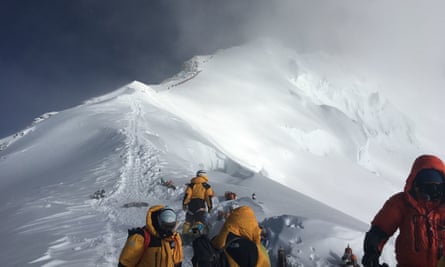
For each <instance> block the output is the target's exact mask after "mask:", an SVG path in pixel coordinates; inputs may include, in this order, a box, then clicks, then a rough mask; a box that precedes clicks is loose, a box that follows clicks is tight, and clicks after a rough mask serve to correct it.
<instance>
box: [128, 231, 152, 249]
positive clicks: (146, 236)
mask: <svg viewBox="0 0 445 267" xmlns="http://www.w3.org/2000/svg"><path fill="white" fill-rule="evenodd" d="M135 234H139V235H141V236H143V237H144V252H145V250H147V248H148V246H149V245H150V239H151V237H150V233H149V232H148V230H147V229H146V228H145V227H137V228H132V229H128V237H130V236H132V235H135ZM128 237H127V238H128Z"/></svg>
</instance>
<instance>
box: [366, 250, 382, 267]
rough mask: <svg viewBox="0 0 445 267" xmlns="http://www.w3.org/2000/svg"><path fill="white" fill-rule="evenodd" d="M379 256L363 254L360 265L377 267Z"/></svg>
mask: <svg viewBox="0 0 445 267" xmlns="http://www.w3.org/2000/svg"><path fill="white" fill-rule="evenodd" d="M379 257H380V255H379V254H374V253H365V255H363V258H362V264H363V266H364V267H379V266H380V264H379Z"/></svg>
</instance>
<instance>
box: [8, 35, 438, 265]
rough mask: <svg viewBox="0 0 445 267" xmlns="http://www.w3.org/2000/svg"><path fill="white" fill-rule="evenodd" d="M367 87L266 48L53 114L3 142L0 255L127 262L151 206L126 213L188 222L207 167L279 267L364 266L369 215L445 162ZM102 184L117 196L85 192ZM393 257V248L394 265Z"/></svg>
mask: <svg viewBox="0 0 445 267" xmlns="http://www.w3.org/2000/svg"><path fill="white" fill-rule="evenodd" d="M360 77H361V76H360V74H358V73H354V71H352V70H351V69H348V68H346V67H344V66H338V65H337V64H336V59H335V58H332V57H330V56H328V55H316V54H308V55H301V54H296V53H295V52H294V51H292V50H289V49H287V48H285V47H282V46H280V45H279V44H278V43H275V42H274V41H271V40H261V41H258V42H255V43H251V44H247V45H245V46H242V47H234V48H231V49H228V50H224V51H220V52H218V53H217V54H215V55H212V56H200V57H196V58H194V59H192V60H191V61H190V62H188V63H187V64H186V68H185V69H184V71H183V72H181V73H179V74H178V75H177V76H175V77H172V78H171V79H169V80H167V81H165V82H164V83H162V84H159V85H151V86H149V85H145V84H142V83H139V82H133V83H131V84H129V85H127V86H124V87H123V88H120V89H118V90H116V91H113V92H111V93H109V94H107V95H104V96H100V97H97V98H94V99H91V100H88V101H86V102H85V103H83V104H81V105H79V106H77V107H73V108H71V109H68V110H64V111H60V112H57V113H50V115H45V116H43V117H42V118H40V119H39V120H38V122H36V123H34V124H33V125H32V126H30V127H29V128H27V129H25V130H24V131H22V132H20V133H19V134H17V135H15V136H11V137H7V138H4V139H2V140H0V191H1V192H0V200H1V203H3V204H2V206H1V207H0V216H2V218H3V219H2V221H1V222H0V229H1V232H2V236H3V238H2V239H1V241H0V242H1V246H2V248H4V249H3V250H2V251H1V252H0V259H2V262H5V263H7V265H8V266H27V265H30V266H116V265H117V260H118V257H119V253H120V249H121V248H122V246H123V244H124V243H125V239H126V234H127V233H126V230H127V229H128V228H131V227H135V226H141V225H143V224H144V222H145V213H146V210H147V207H146V206H143V205H142V206H137V205H135V206H132V205H131V204H132V203H148V204H149V205H153V204H159V203H162V204H167V205H169V206H172V207H174V208H175V209H177V210H178V213H179V214H180V218H182V219H183V218H184V214H183V212H182V211H181V199H182V197H183V192H184V186H183V184H185V183H186V182H188V180H189V179H190V178H191V177H192V176H193V174H194V172H195V171H196V170H197V169H206V170H209V176H210V182H211V184H212V186H213V187H214V188H215V191H216V192H217V194H218V195H219V196H222V195H223V194H224V192H225V191H227V190H230V191H233V192H236V193H237V195H238V196H239V199H238V200H237V202H238V205H249V206H251V207H253V208H254V210H255V212H256V215H257V218H258V220H259V221H260V222H261V223H262V224H263V225H264V226H265V227H266V229H268V230H269V232H270V233H271V239H270V240H269V244H268V248H269V249H270V252H271V257H272V260H275V259H276V254H275V253H276V250H277V248H278V247H280V246H281V247H285V248H286V250H287V251H288V252H289V254H290V257H289V262H292V263H293V265H295V266H331V265H333V264H335V262H336V261H338V258H339V257H340V256H341V254H342V252H343V249H344V248H345V247H346V245H347V244H350V245H351V247H353V248H354V250H355V252H356V253H357V254H358V256H359V257H361V253H362V252H361V247H362V242H363V237H364V232H365V231H366V230H367V229H368V223H369V221H370V219H371V218H372V216H373V215H374V213H375V212H376V211H377V210H378V209H379V208H380V206H381V205H382V204H383V202H384V201H385V200H386V198H388V197H389V196H390V195H391V194H392V193H394V192H397V191H399V190H401V188H402V187H403V184H404V179H405V177H406V176H407V174H408V171H409V167H410V164H411V163H412V161H413V160H414V158H415V157H416V156H418V154H420V153H436V154H437V155H439V156H442V155H441V154H440V151H437V147H435V146H432V145H431V144H432V143H433V142H431V140H429V142H424V141H423V140H424V138H422V137H423V136H422V135H421V133H422V132H419V131H417V130H416V125H418V124H417V122H416V121H412V120H410V119H409V118H410V114H409V111H401V110H398V109H397V108H396V107H395V106H393V105H392V104H391V102H390V101H389V100H388V99H386V98H385V95H384V90H383V91H382V92H380V91H379V89H380V88H379V87H377V86H374V85H373V84H372V83H370V82H366V81H365V80H364V79H363V78H360ZM424 124H425V123H424ZM160 178H166V179H172V180H173V181H174V183H175V184H176V185H178V186H179V187H178V189H177V190H173V189H167V188H165V187H163V186H161V185H160V184H159V181H160ZM99 189H104V190H105V192H106V193H105V195H106V197H105V198H102V199H92V198H90V195H91V194H93V193H94V192H95V191H96V190H99ZM253 192H255V193H256V195H257V200H252V199H250V195H251V194H252V193H253ZM358 203H360V204H358ZM215 204H216V206H217V209H223V208H224V207H225V206H226V205H230V203H226V202H224V201H223V199H222V198H221V197H220V198H217V199H215ZM128 206H130V207H128ZM215 212H216V211H215ZM211 216H212V217H211V221H212V223H213V225H214V228H213V232H216V231H217V229H218V226H220V224H221V222H217V221H216V219H215V218H216V214H212V215H211ZM185 251H186V259H185V262H184V263H185V266H189V264H190V263H189V261H188V260H189V259H190V258H191V248H190V247H185ZM392 254H393V252H392V248H391V244H389V245H388V249H387V250H385V253H384V256H383V258H384V259H385V260H386V261H387V262H389V263H392V264H394V259H393V255H392Z"/></svg>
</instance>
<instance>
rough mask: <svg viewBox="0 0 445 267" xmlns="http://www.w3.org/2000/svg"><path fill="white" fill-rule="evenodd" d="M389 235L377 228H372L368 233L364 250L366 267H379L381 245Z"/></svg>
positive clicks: (364, 264)
mask: <svg viewBox="0 0 445 267" xmlns="http://www.w3.org/2000/svg"><path fill="white" fill-rule="evenodd" d="M388 237H389V236H388V235H387V234H386V233H385V232H383V230H382V229H380V228H379V227H377V226H372V227H371V229H370V230H369V232H367V233H366V236H365V243H364V250H365V255H364V256H363V258H362V264H363V266H364V267H379V266H381V265H380V264H379V257H380V250H379V245H380V242H382V241H383V240H386V239H388Z"/></svg>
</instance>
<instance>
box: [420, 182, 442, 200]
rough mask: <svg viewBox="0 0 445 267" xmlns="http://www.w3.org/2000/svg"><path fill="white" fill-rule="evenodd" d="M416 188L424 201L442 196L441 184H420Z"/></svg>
mask: <svg viewBox="0 0 445 267" xmlns="http://www.w3.org/2000/svg"><path fill="white" fill-rule="evenodd" d="M418 188H419V194H420V197H421V198H422V199H424V200H425V201H434V200H439V199H441V198H442V197H443V191H444V189H443V188H444V187H443V184H435V183H431V184H420V185H419V186H418Z"/></svg>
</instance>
